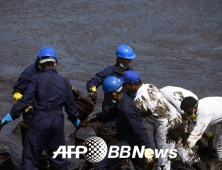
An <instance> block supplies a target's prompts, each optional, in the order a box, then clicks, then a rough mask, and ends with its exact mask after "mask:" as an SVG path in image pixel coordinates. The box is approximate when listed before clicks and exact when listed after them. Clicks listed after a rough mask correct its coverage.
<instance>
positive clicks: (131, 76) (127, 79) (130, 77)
mask: <svg viewBox="0 0 222 170" xmlns="http://www.w3.org/2000/svg"><path fill="white" fill-rule="evenodd" d="M120 79H121V80H122V81H123V83H131V82H133V83H137V82H139V81H140V75H139V74H138V73H137V72H135V71H133V70H130V71H125V72H124V74H123V77H122V78H120Z"/></svg>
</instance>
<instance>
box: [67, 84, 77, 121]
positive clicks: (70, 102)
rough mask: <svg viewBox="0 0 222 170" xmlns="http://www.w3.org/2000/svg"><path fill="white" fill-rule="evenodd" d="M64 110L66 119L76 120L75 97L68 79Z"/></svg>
mask: <svg viewBox="0 0 222 170" xmlns="http://www.w3.org/2000/svg"><path fill="white" fill-rule="evenodd" d="M65 112H66V113H67V114H68V120H70V121H71V122H76V120H77V119H78V117H79V111H78V110H77V107H76V103H75V98H74V96H73V92H72V87H71V84H70V82H69V81H68V80H67V87H66V103H65Z"/></svg>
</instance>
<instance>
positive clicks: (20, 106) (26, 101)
mask: <svg viewBox="0 0 222 170" xmlns="http://www.w3.org/2000/svg"><path fill="white" fill-rule="evenodd" d="M36 90H37V80H36V79H35V77H34V76H32V77H31V78H30V79H29V80H28V81H27V89H26V90H25V93H24V94H23V97H22V98H21V99H20V100H19V101H18V102H17V104H15V105H14V106H13V107H12V109H11V111H10V114H11V116H12V118H13V119H17V118H19V117H20V115H21V112H22V111H23V110H24V109H26V108H27V107H29V106H31V105H32V103H33V101H34V99H35V94H36Z"/></svg>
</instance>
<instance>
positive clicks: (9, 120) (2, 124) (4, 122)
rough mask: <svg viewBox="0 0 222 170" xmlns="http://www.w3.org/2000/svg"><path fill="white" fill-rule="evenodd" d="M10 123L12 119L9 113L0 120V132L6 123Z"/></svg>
mask: <svg viewBox="0 0 222 170" xmlns="http://www.w3.org/2000/svg"><path fill="white" fill-rule="evenodd" d="M11 121H12V117H11V115H10V113H8V114H7V115H6V116H5V117H4V118H3V119H2V120H1V124H0V130H1V129H2V127H3V126H5V125H6V124H7V123H8V122H11Z"/></svg>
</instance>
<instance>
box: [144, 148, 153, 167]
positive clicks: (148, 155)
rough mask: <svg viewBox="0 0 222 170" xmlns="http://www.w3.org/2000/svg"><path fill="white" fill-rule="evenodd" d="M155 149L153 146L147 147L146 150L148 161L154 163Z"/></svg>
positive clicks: (145, 154)
mask: <svg viewBox="0 0 222 170" xmlns="http://www.w3.org/2000/svg"><path fill="white" fill-rule="evenodd" d="M152 154H154V153H153V150H152V149H151V148H147V149H145V150H144V156H145V158H146V161H147V162H149V163H153V164H154V161H153V155H152Z"/></svg>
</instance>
